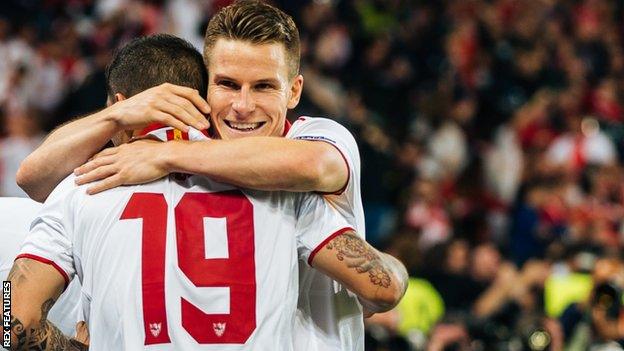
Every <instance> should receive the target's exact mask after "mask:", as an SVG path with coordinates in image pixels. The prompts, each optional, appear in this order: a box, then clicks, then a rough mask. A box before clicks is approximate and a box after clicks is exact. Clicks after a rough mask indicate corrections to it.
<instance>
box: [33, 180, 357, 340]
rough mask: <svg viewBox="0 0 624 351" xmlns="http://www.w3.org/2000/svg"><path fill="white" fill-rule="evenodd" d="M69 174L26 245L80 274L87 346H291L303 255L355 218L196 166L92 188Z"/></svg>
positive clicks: (308, 197)
mask: <svg viewBox="0 0 624 351" xmlns="http://www.w3.org/2000/svg"><path fill="white" fill-rule="evenodd" d="M85 189H86V187H85V186H82V187H77V186H75V185H74V177H73V176H70V177H68V178H67V179H65V180H64V181H63V182H62V183H61V184H60V185H59V186H58V187H57V188H56V189H55V190H54V192H53V193H52V194H51V195H50V198H49V199H48V201H46V203H45V204H44V208H43V210H42V211H41V213H40V215H39V217H38V218H37V219H36V220H35V222H34V223H33V227H32V231H31V234H30V236H29V237H28V239H27V241H26V243H25V244H24V246H23V248H22V253H24V254H29V255H31V256H30V257H40V258H41V259H42V260H50V261H51V262H53V263H54V264H55V266H56V267H58V268H59V272H60V273H61V274H62V275H64V276H66V277H67V279H71V278H73V277H74V276H75V275H78V276H79V277H80V278H81V281H82V282H83V298H85V299H86V300H87V304H88V305H89V307H88V310H89V311H90V312H89V320H88V323H89V329H90V336H91V340H90V341H91V344H90V349H91V350H96V351H97V350H142V349H145V350H226V351H227V350H298V349H297V348H296V347H294V346H293V337H292V333H293V326H294V324H295V321H294V320H295V311H296V304H297V292H298V260H299V259H302V260H308V259H311V257H313V255H314V253H315V252H316V250H318V249H320V248H321V247H322V244H323V243H324V241H325V240H326V239H327V238H328V237H331V236H333V235H335V233H341V232H343V231H345V230H348V229H350V228H349V227H348V224H347V223H346V221H345V220H344V219H343V218H342V217H341V216H340V215H339V214H338V213H337V211H335V210H334V209H333V208H332V207H331V206H329V205H328V204H327V203H326V201H324V200H323V198H322V197H321V196H318V195H315V194H310V193H286V192H260V191H250V190H238V189H236V188H233V187H232V186H230V185H224V184H220V183H216V182H213V181H211V180H209V179H207V178H203V177H199V176H187V177H179V176H176V175H172V176H170V177H167V178H165V179H162V180H159V181H155V182H152V183H149V184H144V185H139V186H130V187H120V188H116V189H112V190H109V191H105V192H103V193H100V194H97V195H93V196H88V195H86V194H85Z"/></svg>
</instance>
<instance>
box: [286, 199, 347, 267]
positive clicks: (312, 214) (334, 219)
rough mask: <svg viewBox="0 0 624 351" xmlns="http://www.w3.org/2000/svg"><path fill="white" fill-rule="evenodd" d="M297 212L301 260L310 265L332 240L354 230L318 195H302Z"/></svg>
mask: <svg viewBox="0 0 624 351" xmlns="http://www.w3.org/2000/svg"><path fill="white" fill-rule="evenodd" d="M296 212H297V224H296V230H297V246H298V253H299V258H300V259H302V260H305V261H306V262H308V264H311V263H312V260H313V259H314V255H316V253H317V252H318V250H320V249H321V248H322V247H323V246H325V245H326V244H327V243H328V242H329V241H330V240H331V239H333V238H335V237H336V236H338V235H340V234H342V233H344V232H346V231H350V230H354V229H353V228H352V227H351V226H350V225H349V224H348V223H347V221H346V220H345V219H344V218H343V217H342V216H341V215H340V214H339V213H338V211H336V210H335V209H334V208H333V207H332V206H331V205H330V204H329V203H328V202H327V201H325V200H324V199H323V197H321V196H320V195H317V194H313V193H302V194H301V198H300V203H299V204H298V208H297V211H296Z"/></svg>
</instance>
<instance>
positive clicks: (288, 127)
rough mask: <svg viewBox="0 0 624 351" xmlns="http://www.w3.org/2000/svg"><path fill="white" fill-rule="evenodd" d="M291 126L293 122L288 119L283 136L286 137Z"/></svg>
mask: <svg viewBox="0 0 624 351" xmlns="http://www.w3.org/2000/svg"><path fill="white" fill-rule="evenodd" d="M290 127H292V124H290V121H288V120H286V121H285V122H284V133H282V136H283V137H285V136H286V134H288V131H289V130H290Z"/></svg>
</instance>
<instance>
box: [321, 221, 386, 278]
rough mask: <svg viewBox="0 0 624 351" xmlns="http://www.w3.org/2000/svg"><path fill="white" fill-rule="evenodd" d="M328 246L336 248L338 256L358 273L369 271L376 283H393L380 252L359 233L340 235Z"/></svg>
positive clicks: (329, 248) (330, 248) (332, 248)
mask: <svg viewBox="0 0 624 351" xmlns="http://www.w3.org/2000/svg"><path fill="white" fill-rule="evenodd" d="M326 248H327V249H328V250H335V251H336V257H338V259H339V260H340V261H344V262H345V263H346V264H347V266H348V267H349V268H355V270H356V271H357V272H358V273H366V272H368V276H369V277H370V281H371V282H372V283H373V284H374V285H378V286H381V287H384V288H387V287H389V286H390V284H391V283H392V278H391V276H390V274H389V273H388V270H387V269H386V267H384V265H383V261H382V259H381V256H380V254H379V253H378V252H377V251H376V250H375V249H373V248H372V247H370V246H369V245H368V244H366V242H365V241H364V240H362V239H361V238H360V237H358V236H357V235H355V234H352V233H345V234H342V235H339V236H337V237H336V238H334V239H333V240H332V241H330V242H329V244H328V245H327V246H326Z"/></svg>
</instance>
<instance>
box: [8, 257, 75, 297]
mask: <svg viewBox="0 0 624 351" xmlns="http://www.w3.org/2000/svg"><path fill="white" fill-rule="evenodd" d="M20 258H28V259H31V260H35V261H38V262H41V263H45V264H48V265H50V266H52V267H53V268H54V269H56V270H57V271H58V272H59V273H60V274H61V276H63V279H64V280H65V289H67V286H68V285H69V275H67V272H65V271H64V270H63V268H61V266H59V265H58V264H56V263H54V261H52V260H49V259H47V258H44V257H41V256H37V255H33V254H21V255H18V256H17V257H16V258H15V261H17V260H18V259H20ZM65 289H63V290H65Z"/></svg>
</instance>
